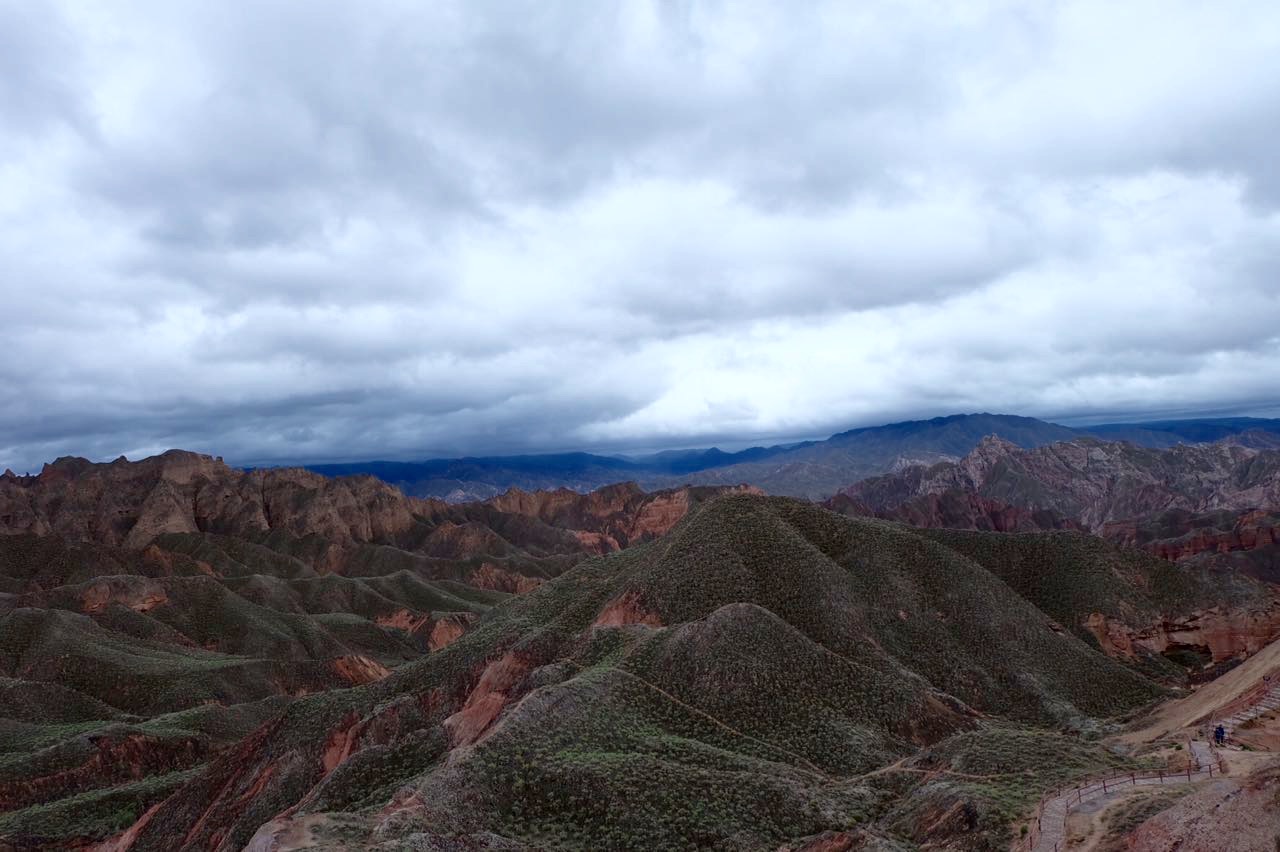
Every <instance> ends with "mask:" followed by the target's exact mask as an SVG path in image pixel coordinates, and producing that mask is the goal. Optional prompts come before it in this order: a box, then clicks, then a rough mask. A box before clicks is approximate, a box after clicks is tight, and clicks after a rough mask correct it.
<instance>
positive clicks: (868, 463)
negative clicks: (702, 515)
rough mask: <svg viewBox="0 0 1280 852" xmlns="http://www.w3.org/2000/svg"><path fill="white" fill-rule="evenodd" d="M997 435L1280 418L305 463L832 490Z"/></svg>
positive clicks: (1273, 422) (530, 482)
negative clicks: (617, 452)
mask: <svg viewBox="0 0 1280 852" xmlns="http://www.w3.org/2000/svg"><path fill="white" fill-rule="evenodd" d="M988 435H996V436H998V437H1000V438H1003V439H1004V440H1006V441H1009V442H1011V443H1013V444H1017V445H1018V446H1020V447H1024V448H1034V447H1038V446H1043V445H1045V444H1050V443H1054V442H1056V441H1066V440H1071V439H1072V438H1077V437H1080V436H1082V435H1091V436H1095V437H1099V438H1103V439H1106V440H1120V441H1128V442H1129V443H1133V444H1136V445H1139V446H1144V447H1154V448H1163V447H1169V446H1173V445H1175V444H1178V443H1206V442H1211V441H1218V440H1223V439H1238V440H1240V441H1241V442H1242V443H1245V444H1246V445H1258V446H1267V445H1269V444H1270V443H1271V442H1280V419H1268V418H1259V417H1230V418H1199V419H1185V420H1162V421H1153V422H1147V423H1108V424H1100V425H1095V426H1088V427H1069V426H1063V425H1060V424H1057V423H1051V422H1048V421H1045V420H1039V419H1036V418H1033V417H1021V416H1016V415H1009V414H988V413H976V414H953V415H949V416H945V417H934V418H931V419H928V420H908V421H902V422H899V423H889V424H885V425H882V426H867V427H860V428H856V429H850V430H847V431H844V432H839V433H837V434H834V435H832V436H831V437H830V438H827V439H826V440H821V441H802V442H799V443H792V444H781V445H776V446H771V447H751V448H748V449H745V450H741V451H737V452H726V451H723V450H720V449H718V448H716V447H712V448H709V449H688V450H666V451H662V452H656V453H652V454H648V455H638V456H605V455H597V454H593V453H586V452H573V453H549V454H537V455H513V456H470V457H462V458H440V459H429V460H426V461H422V462H400V461H368V462H349V463H341V464H311V465H305V467H307V468H308V469H309V470H313V471H316V472H318V473H323V474H326V475H330V476H342V475H350V474H358V473H363V474H370V475H373V476H376V477H378V478H380V479H383V480H384V481H386V482H389V483H392V484H394V485H396V486H398V487H399V488H401V489H403V490H404V491H405V492H406V493H408V494H411V495H413V496H421V497H439V498H443V499H446V500H451V501H463V500H475V499H484V498H487V497H491V496H494V495H496V494H500V493H502V492H504V491H506V490H507V489H509V488H512V487H515V488H521V489H524V490H535V489H547V488H560V487H567V488H572V489H575V490H579V491H586V490H590V489H592V488H596V487H599V486H601V485H605V484H608V483H611V482H619V481H624V480H634V481H636V482H638V483H640V484H641V485H642V486H643V487H645V488H664V487H671V486H673V485H679V484H684V483H693V484H736V483H739V482H748V483H750V484H752V485H756V486H758V487H760V488H763V489H764V490H765V491H767V492H769V493H773V494H781V495H786V496H796V497H808V498H811V499H825V498H827V497H830V496H831V495H832V494H834V493H836V492H837V491H839V490H840V489H841V488H844V487H846V486H848V485H850V484H852V483H853V482H856V481H857V480H860V479H864V478H866V477H868V476H874V475H877V474H881V473H885V472H888V471H890V470H892V469H894V468H895V467H898V466H901V465H903V464H907V463H922V464H931V463H934V462H939V461H948V460H953V459H957V458H959V457H961V456H963V455H965V454H966V453H968V452H969V451H970V450H972V449H973V448H974V447H975V446H977V444H978V442H979V441H981V440H982V439H983V438H984V437H986V436H988Z"/></svg>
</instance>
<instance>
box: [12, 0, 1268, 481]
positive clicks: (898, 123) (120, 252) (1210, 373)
mask: <svg viewBox="0 0 1280 852" xmlns="http://www.w3.org/2000/svg"><path fill="white" fill-rule="evenodd" d="M111 5H112V7H113V8H112V9H111V10H107V9H106V8H105V7H104V8H97V7H91V6H89V5H86V4H71V3H67V4H57V3H39V2H34V3H33V2H16V0H14V1H13V2H10V0H0V268H2V269H3V274H2V275H0V280H2V281H3V284H2V285H0V286H3V289H4V292H3V295H4V302H3V305H4V310H5V312H6V322H5V328H6V334H5V344H6V345H5V357H4V358H3V359H0V401H3V405H2V406H0V467H3V466H4V465H6V464H7V465H11V466H14V467H15V468H19V469H30V468H32V467H38V465H39V463H40V462H41V461H43V460H46V459H49V458H52V457H54V456H56V455H62V454H67V453H74V454H79V455H88V456H91V457H110V456H114V455H117V454H119V453H128V454H129V455H130V456H133V455H139V454H144V453H148V452H152V451H156V450H160V449H164V448H167V447H170V446H181V447H186V448H190V449H198V450H205V451H210V452H216V453H220V454H223V455H225V456H227V457H228V459H229V460H234V461H241V462H254V461H268V460H271V461H284V460H302V459H314V460H319V459H338V458H372V457H384V458H385V457H413V458H420V457H426V456H431V455H442V454H457V453H467V452H473V453H475V452H480V453H500V452H515V451H537V450H544V449H562V448H567V447H591V448H601V449H608V448H614V449H624V448H628V447H656V446H662V445H703V444H707V443H711V442H715V441H725V440H733V439H742V440H750V439H760V440H768V439H770V438H777V437H789V436H807V435H818V434H824V433H827V432H831V431H835V430H837V429H840V428H847V427H849V426H852V425H858V424H861V423H870V422H883V421H885V420H890V419H896V418H900V417H907V416H915V415H933V414H939V413H950V412H954V411H963V410H976V409H985V410H1001V411H1014V412H1017V413H1024V414H1033V415H1041V416H1047V417H1054V418H1086V417H1094V416H1097V417H1102V416H1108V417H1112V416H1114V417H1117V418H1119V417H1125V418H1128V417H1135V416H1141V415H1145V414H1152V415H1160V414H1166V413H1182V412H1189V411H1208V410H1217V411H1241V412H1251V411H1263V410H1265V409H1270V408H1273V407H1274V406H1275V404H1276V403H1277V393H1276V388H1277V387H1280V158H1277V157H1276V156H1275V152H1274V145H1275V140H1276V138H1277V137H1278V136H1280V9H1278V8H1277V7H1276V6H1275V4H1273V3H1267V2H1254V3H1241V2H1225V3H1220V4H1203V3H1195V2H1163V1H1162V2H1146V3H1144V2H1138V3H1132V4H1122V5H1117V4H1112V3H1105V2H1097V3H1090V2H1064V3H1054V4H1032V5H1031V6H1028V5H1027V4H1024V3H1014V2H1010V3H1000V2H990V3H973V4H955V5H954V6H953V5H952V4H936V3H918V4H917V3H901V2H885V3H857V4H849V3H838V2H837V3H812V4H794V3H784V2H778V3H757V2H734V3H728V2H723V3H721V2H670V3H643V2H627V3H617V4H614V3H605V2H601V3H555V2H552V3H546V2H527V3H525V2H508V3H498V4H475V3H464V2H456V3H450V2H444V3H432V4H421V3H408V2H369V3H362V4H350V3H341V4H340V3H328V2H307V3H301V2H293V3H285V2H262V3H254V4H235V5H234V6H233V7H229V6H227V4H225V3H214V2H207V3H198V2H193V3H182V4H175V3H160V2H147V3H142V2H136V3H129V2H125V3H119V4H111Z"/></svg>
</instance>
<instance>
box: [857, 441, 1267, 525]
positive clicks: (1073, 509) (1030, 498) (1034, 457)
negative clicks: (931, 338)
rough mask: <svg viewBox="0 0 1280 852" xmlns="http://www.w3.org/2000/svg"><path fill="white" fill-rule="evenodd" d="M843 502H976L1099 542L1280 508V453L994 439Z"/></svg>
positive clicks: (883, 479)
mask: <svg viewBox="0 0 1280 852" xmlns="http://www.w3.org/2000/svg"><path fill="white" fill-rule="evenodd" d="M841 493H842V494H843V495H845V496H846V497H847V498H849V499H850V500H853V501H857V502H860V503H862V504H865V505H866V506H868V507H869V508H870V509H871V510H872V511H873V512H876V513H880V512H888V511H890V510H893V509H896V508H898V507H900V506H904V505H906V504H910V503H911V501H913V500H919V499H921V498H930V497H937V496H939V495H947V494H951V493H960V494H972V495H975V496H976V497H980V498H983V499H985V500H989V501H994V502H995V503H996V504H999V505H1001V506H1008V507H1014V508H1017V509H1024V510H1028V511H1033V512H1034V511H1048V512H1052V513H1054V514H1055V515H1057V516H1059V517H1061V518H1066V519H1072V520H1076V521H1078V522H1079V523H1081V524H1082V525H1084V526H1085V527H1086V528H1087V529H1090V530H1093V531H1095V532H1100V531H1102V530H1103V528H1104V527H1105V526H1106V525H1107V524H1108V523H1112V522H1115V521H1122V520H1127V519H1131V518H1138V517H1145V516H1149V515H1151V514H1153V513H1155V512H1162V511H1167V510H1171V509H1179V510H1185V511H1188V512H1207V511H1210V510H1216V509H1229V510H1236V511H1240V510H1246V509H1253V508H1256V507H1265V506H1280V452H1277V451H1275V450H1258V449H1253V448H1250V447H1244V446H1237V445H1230V444H1209V445H1197V446H1187V445H1179V446H1175V447H1172V448H1170V449H1167V450H1156V449H1147V448H1142V447H1135V446H1133V445H1131V444H1125V443H1113V442H1106V441H1099V440H1096V439H1092V438H1081V439H1077V440H1073V441H1064V442H1061V443H1057V444H1050V445H1049V446H1045V447H1038V448H1035V449H1021V448H1019V447H1017V446H1015V445H1013V444H1011V443H1009V442H1008V441H1003V440H1001V439H999V438H995V437H988V438H986V439H984V440H983V441H982V442H981V443H980V444H979V445H978V446H977V447H976V448H975V449H974V450H973V451H972V452H971V453H969V454H968V455H966V456H965V457H964V458H962V459H961V460H960V461H958V462H944V463H942V464H937V465H933V466H931V467H924V466H920V465H916V466H912V467H909V468H906V469H904V470H901V471H899V472H897V473H894V474H888V475H885V476H878V477H873V478H871V479H866V480H863V481H862V482H859V483H856V484H855V485H852V486H850V487H849V488H846V489H845V490H844V491H843V492H841ZM923 514H924V516H925V518H926V519H927V518H928V517H929V516H928V513H927V512H926V513H923ZM944 520H945V518H944ZM978 528H981V527H978Z"/></svg>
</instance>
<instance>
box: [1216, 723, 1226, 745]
mask: <svg viewBox="0 0 1280 852" xmlns="http://www.w3.org/2000/svg"><path fill="white" fill-rule="evenodd" d="M1226 740H1227V729H1226V728H1224V727H1222V726H1221V725H1219V726H1218V727H1216V728H1214V729H1213V741H1214V742H1215V743H1217V744H1218V745H1222V744H1223V743H1224V742H1226Z"/></svg>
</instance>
